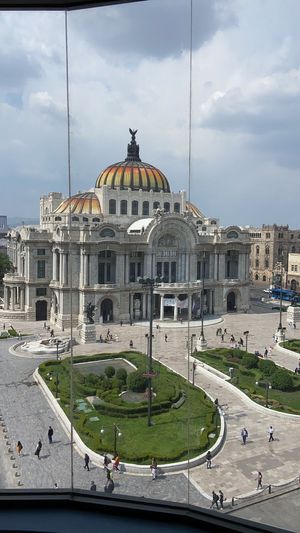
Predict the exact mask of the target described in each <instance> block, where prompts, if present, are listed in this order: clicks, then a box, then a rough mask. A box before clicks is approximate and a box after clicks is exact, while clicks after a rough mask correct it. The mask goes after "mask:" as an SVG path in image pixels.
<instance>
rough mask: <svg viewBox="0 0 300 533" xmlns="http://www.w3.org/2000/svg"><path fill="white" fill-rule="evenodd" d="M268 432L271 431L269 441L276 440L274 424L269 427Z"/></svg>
mask: <svg viewBox="0 0 300 533" xmlns="http://www.w3.org/2000/svg"><path fill="white" fill-rule="evenodd" d="M268 433H269V442H271V440H274V428H273V426H270V427H269V429H268Z"/></svg>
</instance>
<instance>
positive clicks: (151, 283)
mask: <svg viewBox="0 0 300 533" xmlns="http://www.w3.org/2000/svg"><path fill="white" fill-rule="evenodd" d="M163 281H164V279H163V278H160V277H157V278H140V279H139V283H140V284H141V285H143V287H144V288H145V289H149V293H150V313H149V315H150V316H149V334H148V371H147V372H145V374H144V376H145V377H147V378H148V426H149V427H150V426H152V425H153V424H152V421H151V413H152V378H153V377H154V376H155V375H156V373H155V372H153V367H152V341H153V293H154V288H155V287H157V286H158V285H159V283H162V282H163Z"/></svg>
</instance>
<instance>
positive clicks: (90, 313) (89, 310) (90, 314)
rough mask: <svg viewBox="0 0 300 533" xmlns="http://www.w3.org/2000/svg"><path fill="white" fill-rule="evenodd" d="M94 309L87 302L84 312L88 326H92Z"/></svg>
mask: <svg viewBox="0 0 300 533" xmlns="http://www.w3.org/2000/svg"><path fill="white" fill-rule="evenodd" d="M95 309H96V306H95V305H93V304H92V303H91V302H89V303H88V304H86V306H85V309H84V312H85V313H86V318H87V320H88V324H94V316H95Z"/></svg>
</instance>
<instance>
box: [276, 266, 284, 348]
mask: <svg viewBox="0 0 300 533" xmlns="http://www.w3.org/2000/svg"><path fill="white" fill-rule="evenodd" d="M275 269H276V270H279V271H280V274H279V280H280V300H279V302H280V303H279V324H278V328H277V335H276V337H277V340H278V341H282V340H283V331H282V277H283V265H282V262H281V261H280V262H279V263H276V265H275Z"/></svg>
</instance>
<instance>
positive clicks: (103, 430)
mask: <svg viewBox="0 0 300 533" xmlns="http://www.w3.org/2000/svg"><path fill="white" fill-rule="evenodd" d="M113 430H114V455H116V454H117V438H118V437H122V433H121V431H120V428H119V427H118V426H117V424H115V423H114V424H113ZM100 433H101V434H103V433H105V426H102V428H101V429H100Z"/></svg>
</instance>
